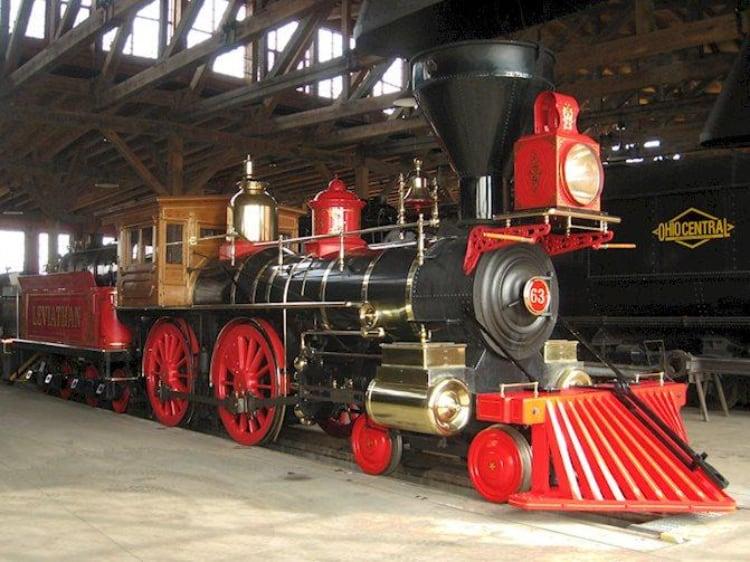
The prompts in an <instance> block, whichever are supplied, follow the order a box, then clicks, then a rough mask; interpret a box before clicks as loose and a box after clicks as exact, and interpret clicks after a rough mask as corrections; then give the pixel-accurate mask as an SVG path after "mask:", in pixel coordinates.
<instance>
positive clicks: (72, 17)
mask: <svg viewBox="0 0 750 562" xmlns="http://www.w3.org/2000/svg"><path fill="white" fill-rule="evenodd" d="M80 9H81V0H69V2H68V6H67V8H65V14H63V17H62V20H60V23H59V24H58V26H57V31H55V41H57V40H58V39H60V37H62V36H63V35H65V34H66V33H67V32H68V31H70V30H71V29H73V25H74V24H75V22H76V18H77V17H78V10H80Z"/></svg>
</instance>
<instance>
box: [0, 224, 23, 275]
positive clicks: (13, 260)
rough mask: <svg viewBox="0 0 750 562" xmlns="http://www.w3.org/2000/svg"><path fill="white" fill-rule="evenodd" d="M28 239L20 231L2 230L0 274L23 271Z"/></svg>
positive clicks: (0, 236)
mask: <svg viewBox="0 0 750 562" xmlns="http://www.w3.org/2000/svg"><path fill="white" fill-rule="evenodd" d="M25 241H26V237H25V236H24V233H23V232H22V231H19V230H0V247H2V248H3V251H2V252H0V273H6V272H8V271H22V270H23V255H24V244H25Z"/></svg>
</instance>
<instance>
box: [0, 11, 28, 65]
mask: <svg viewBox="0 0 750 562" xmlns="http://www.w3.org/2000/svg"><path fill="white" fill-rule="evenodd" d="M33 7H34V0H22V1H21V6H20V7H19V8H18V12H17V13H16V25H15V26H14V27H13V33H12V35H11V36H10V42H9V43H8V50H7V51H6V52H5V65H4V67H3V72H4V73H5V74H8V73H10V72H12V71H13V70H15V69H16V66H17V65H18V59H20V58H21V42H22V41H23V38H24V35H26V28H27V27H28V26H29V19H30V18H31V9H32V8H33Z"/></svg>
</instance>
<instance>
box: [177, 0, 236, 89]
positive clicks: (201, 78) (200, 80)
mask: <svg viewBox="0 0 750 562" xmlns="http://www.w3.org/2000/svg"><path fill="white" fill-rule="evenodd" d="M241 6H242V1H241V0H229V2H228V3H227V7H226V10H224V14H223V15H222V16H221V21H219V27H218V28H219V29H225V28H226V27H227V26H229V25H231V24H232V22H234V21H236V20H237V13H238V12H239V11H240V7H241ZM215 60H216V56H212V57H209V59H208V60H207V61H206V62H204V63H203V64H202V65H200V66H199V67H198V68H196V69H195V72H194V73H193V78H192V79H191V80H190V93H191V94H192V95H193V96H199V95H200V93H201V92H202V91H203V87H204V86H205V85H206V79H207V77H208V72H209V70H211V67H212V66H213V64H214V61H215Z"/></svg>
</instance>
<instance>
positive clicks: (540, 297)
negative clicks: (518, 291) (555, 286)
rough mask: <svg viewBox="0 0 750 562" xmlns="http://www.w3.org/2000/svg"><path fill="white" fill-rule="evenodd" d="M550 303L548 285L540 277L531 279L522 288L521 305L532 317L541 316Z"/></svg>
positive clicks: (550, 296)
mask: <svg viewBox="0 0 750 562" xmlns="http://www.w3.org/2000/svg"><path fill="white" fill-rule="evenodd" d="M551 302H552V294H551V292H550V290H549V284H548V283H547V281H545V280H544V279H542V278H541V277H532V278H531V279H529V280H528V281H527V282H526V285H525V286H524V288H523V304H524V305H525V306H526V310H528V311H529V312H530V313H531V314H533V315H534V316H541V315H542V314H544V313H545V312H547V310H549V305H550V303H551Z"/></svg>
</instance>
